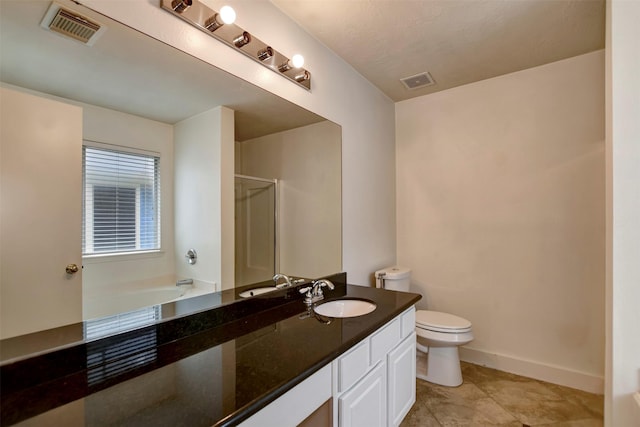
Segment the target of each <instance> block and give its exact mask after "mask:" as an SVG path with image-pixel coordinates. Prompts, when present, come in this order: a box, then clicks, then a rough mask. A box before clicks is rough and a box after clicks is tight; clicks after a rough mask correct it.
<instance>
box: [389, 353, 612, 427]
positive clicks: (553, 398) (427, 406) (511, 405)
mask: <svg viewBox="0 0 640 427" xmlns="http://www.w3.org/2000/svg"><path fill="white" fill-rule="evenodd" d="M462 378H463V380H464V382H463V383H462V385H460V386H459V387H443V386H439V385H435V384H431V383H428V382H426V381H423V380H420V379H418V389H417V395H416V403H415V405H413V408H411V411H410V412H409V414H407V416H406V417H405V419H404V421H403V422H402V424H401V427H448V426H509V427H511V426H513V427H523V426H531V427H533V426H545V427H601V426H603V425H604V423H603V414H604V400H603V396H599V395H595V394H591V393H587V392H584V391H580V390H575V389H571V388H568V387H562V386H558V385H555V384H550V383H546V382H543V381H538V380H534V379H531V378H526V377H521V376H518V375H514V374H509V373H506V372H501V371H496V370H495V369H489V368H485V367H482V366H478V365H472V364H470V363H464V362H462Z"/></svg>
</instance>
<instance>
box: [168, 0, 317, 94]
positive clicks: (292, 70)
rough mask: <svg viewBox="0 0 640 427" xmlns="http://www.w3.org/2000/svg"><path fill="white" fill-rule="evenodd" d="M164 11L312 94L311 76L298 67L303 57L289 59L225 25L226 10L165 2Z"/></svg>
mask: <svg viewBox="0 0 640 427" xmlns="http://www.w3.org/2000/svg"><path fill="white" fill-rule="evenodd" d="M225 7H228V6H225ZM162 8H163V9H164V10H166V11H168V12H169V13H171V14H173V15H175V16H177V17H179V18H180V19H182V20H184V21H186V22H188V23H189V24H191V25H193V26H194V27H196V28H198V29H199V30H202V31H204V32H205V33H207V34H208V35H210V36H212V37H214V38H216V39H218V40H219V41H221V42H223V43H225V44H226V45H227V46H229V47H231V48H233V49H235V50H236V51H239V52H242V53H243V54H245V55H246V56H248V57H249V58H251V59H253V60H254V61H256V62H257V63H259V64H261V65H263V66H265V67H267V68H268V69H270V70H271V71H273V72H275V73H277V74H280V75H281V76H283V77H286V78H287V79H289V80H290V81H292V82H293V83H295V84H297V85H299V86H301V87H303V88H305V89H307V90H311V73H310V72H309V71H307V70H305V69H304V68H302V65H300V66H298V67H296V65H298V64H299V61H298V60H297V59H298V58H297V56H299V55H294V58H292V59H289V58H287V57H286V56H285V55H283V54H281V53H280V52H278V51H277V50H275V49H273V48H272V47H271V46H269V45H267V44H266V43H264V42H263V41H261V40H260V39H258V38H256V37H254V36H252V35H251V34H250V33H249V32H247V31H245V30H243V29H242V28H240V27H239V26H237V25H235V24H233V23H227V22H222V21H224V18H221V17H220V15H221V14H222V12H223V11H222V10H221V14H218V13H217V12H216V11H215V10H213V9H210V8H209V7H207V6H205V5H204V4H202V3H200V2H199V1H198V0H162ZM223 9H224V7H223ZM229 9H231V8H229ZM231 11H233V9H231ZM234 18H235V15H234ZM300 58H301V57H300Z"/></svg>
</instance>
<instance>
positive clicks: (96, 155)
mask: <svg viewBox="0 0 640 427" xmlns="http://www.w3.org/2000/svg"><path fill="white" fill-rule="evenodd" d="M82 161H83V169H82V171H83V186H84V199H83V215H82V253H83V254H85V255H91V254H106V253H118V252H135V251H146V250H154V249H160V175H159V164H160V158H159V157H158V156H155V155H147V154H140V153H133V152H126V151H119V150H115V149H107V148H102V147H99V148H98V147H93V146H87V145H85V146H83V147H82Z"/></svg>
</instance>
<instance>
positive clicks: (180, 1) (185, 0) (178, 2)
mask: <svg viewBox="0 0 640 427" xmlns="http://www.w3.org/2000/svg"><path fill="white" fill-rule="evenodd" d="M192 4H193V0H172V1H171V9H172V10H174V11H175V12H176V13H182V12H184V11H185V10H187V8H188V7H189V6H191V5H192Z"/></svg>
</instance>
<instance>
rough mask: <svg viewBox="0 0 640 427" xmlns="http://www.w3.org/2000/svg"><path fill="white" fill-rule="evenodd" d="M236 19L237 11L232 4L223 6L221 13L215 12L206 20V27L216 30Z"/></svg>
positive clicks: (212, 30)
mask: <svg viewBox="0 0 640 427" xmlns="http://www.w3.org/2000/svg"><path fill="white" fill-rule="evenodd" d="M235 20H236V11H235V10H233V8H232V7H231V6H222V9H220V13H214V14H213V15H212V16H210V17H209V18H208V19H207V20H206V21H204V27H205V28H206V29H207V30H209V31H211V32H214V31H215V30H217V29H218V28H220V27H222V26H223V25H225V24H227V25H231V24H233V23H234V22H235Z"/></svg>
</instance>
